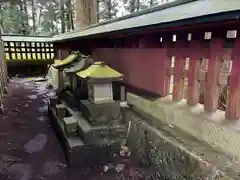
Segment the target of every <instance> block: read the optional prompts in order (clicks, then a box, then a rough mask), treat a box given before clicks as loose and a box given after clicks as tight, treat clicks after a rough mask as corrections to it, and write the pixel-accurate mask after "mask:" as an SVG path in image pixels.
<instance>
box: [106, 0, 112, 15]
mask: <svg viewBox="0 0 240 180" xmlns="http://www.w3.org/2000/svg"><path fill="white" fill-rule="evenodd" d="M107 3H108V19H112V13H111V10H112V0H108V2H107Z"/></svg>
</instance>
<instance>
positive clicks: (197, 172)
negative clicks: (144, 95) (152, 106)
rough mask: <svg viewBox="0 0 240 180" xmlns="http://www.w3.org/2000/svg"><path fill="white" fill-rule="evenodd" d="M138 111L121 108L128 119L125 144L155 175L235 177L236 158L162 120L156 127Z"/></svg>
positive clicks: (190, 179)
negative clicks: (128, 124)
mask: <svg viewBox="0 0 240 180" xmlns="http://www.w3.org/2000/svg"><path fill="white" fill-rule="evenodd" d="M142 115H143V114H141V116H139V114H136V113H134V112H133V111H127V112H125V117H126V118H127V119H131V121H132V123H131V131H130V134H129V138H128V146H129V147H130V149H131V151H132V152H133V153H132V155H133V156H135V157H136V158H137V159H138V160H140V161H141V162H142V163H144V164H145V165H148V166H149V168H150V169H152V170H153V171H154V172H153V173H155V176H156V177H155V178H156V179H159V180H163V179H165V180H174V179H176V180H183V179H186V180H204V179H205V180H208V179H218V180H231V179H239V177H240V165H239V164H238V162H237V161H234V160H233V159H231V158H229V157H227V156H226V155H224V154H222V153H221V152H218V151H216V150H214V149H213V148H212V147H210V146H208V145H206V144H205V143H203V142H200V141H198V140H196V139H195V138H192V137H191V136H189V135H186V134H184V133H183V132H182V131H180V130H178V129H176V128H174V127H172V126H168V125H166V124H162V126H158V127H157V128H158V129H156V128H155V127H153V126H151V125H149V124H147V123H146V121H145V120H144V119H146V117H147V116H146V117H145V116H142ZM148 118H149V117H148ZM155 120H157V119H155Z"/></svg>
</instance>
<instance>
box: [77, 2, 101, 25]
mask: <svg viewBox="0 0 240 180" xmlns="http://www.w3.org/2000/svg"><path fill="white" fill-rule="evenodd" d="M75 8H76V27H77V28H83V27H85V26H89V25H91V24H95V23H97V0H76V1H75Z"/></svg>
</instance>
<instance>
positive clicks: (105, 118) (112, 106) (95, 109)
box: [80, 100, 121, 126]
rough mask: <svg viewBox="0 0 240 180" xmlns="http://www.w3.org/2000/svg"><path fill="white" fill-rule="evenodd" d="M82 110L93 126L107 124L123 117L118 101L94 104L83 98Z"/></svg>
mask: <svg viewBox="0 0 240 180" xmlns="http://www.w3.org/2000/svg"><path fill="white" fill-rule="evenodd" d="M80 110H81V112H82V114H83V117H84V118H86V119H87V120H88V121H89V123H90V124H91V125H93V126H94V125H107V124H111V123H114V122H116V121H119V120H120V119H121V118H120V117H121V109H120V103H119V102H116V101H112V102H106V103H101V104H94V103H92V102H91V101H89V100H81V106H80Z"/></svg>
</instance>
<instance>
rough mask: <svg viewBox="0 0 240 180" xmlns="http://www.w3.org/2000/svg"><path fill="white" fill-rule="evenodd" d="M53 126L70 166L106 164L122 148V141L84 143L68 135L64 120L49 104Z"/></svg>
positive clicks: (100, 140)
mask: <svg viewBox="0 0 240 180" xmlns="http://www.w3.org/2000/svg"><path fill="white" fill-rule="evenodd" d="M48 113H49V117H50V120H51V124H52V127H53V129H54V131H55V133H56V136H57V138H58V140H59V142H60V144H61V146H62V148H63V151H64V154H65V157H66V160H67V163H68V165H69V166H71V167H74V166H84V167H86V166H95V165H96V164H99V163H100V164H101V163H103V164H105V163H108V162H112V161H114V159H115V154H117V153H118V152H119V150H120V141H110V140H104V139H99V140H98V141H97V143H96V142H95V143H93V144H88V145H86V144H84V142H83V141H82V140H81V139H80V138H79V137H68V136H67V135H66V133H65V131H64V126H63V125H62V123H61V122H62V120H60V119H59V118H58V117H57V116H56V112H55V111H54V109H53V108H51V107H50V105H49V106H48Z"/></svg>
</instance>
